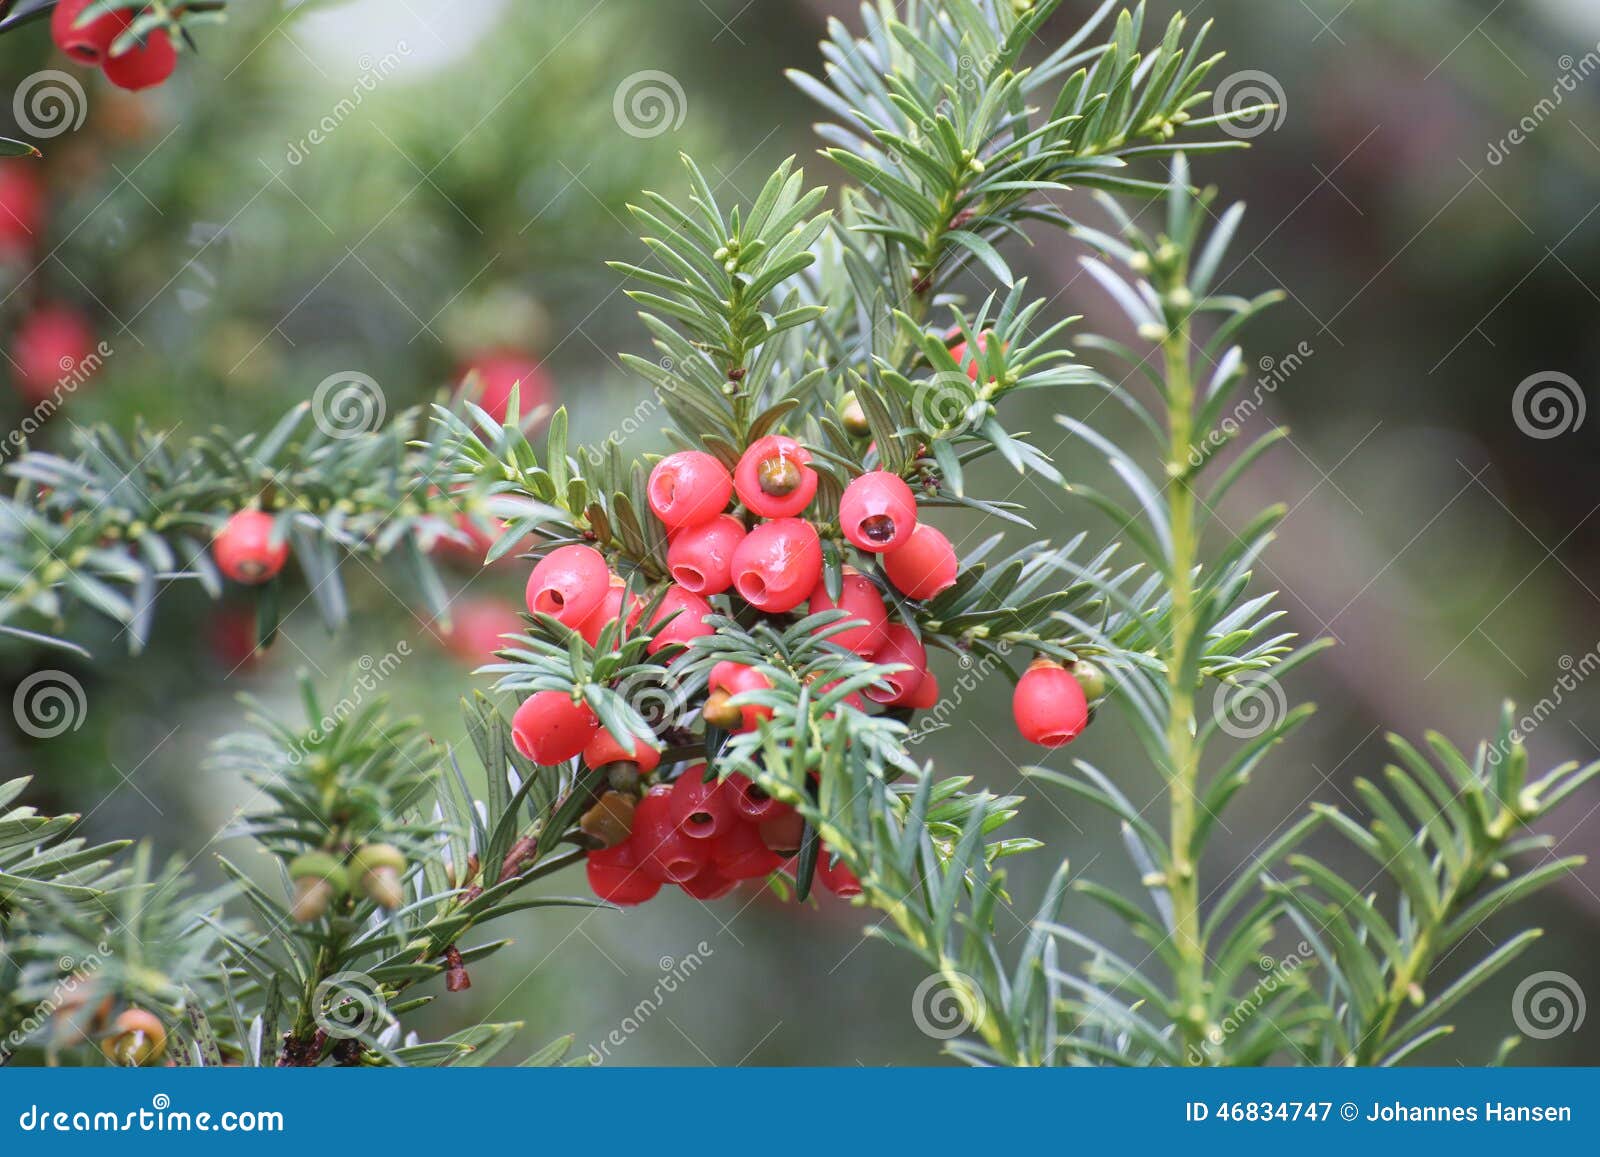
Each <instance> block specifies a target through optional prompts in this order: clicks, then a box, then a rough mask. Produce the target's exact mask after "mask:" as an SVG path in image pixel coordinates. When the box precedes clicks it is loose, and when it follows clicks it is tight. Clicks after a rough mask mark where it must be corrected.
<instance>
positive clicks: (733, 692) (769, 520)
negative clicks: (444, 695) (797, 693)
mask: <svg viewBox="0 0 1600 1157" xmlns="http://www.w3.org/2000/svg"><path fill="white" fill-rule="evenodd" d="M818 486H819V478H818V474H817V471H816V470H815V469H814V468H813V465H812V457H811V453H810V452H809V451H808V450H807V449H806V448H805V447H804V446H802V445H801V444H800V443H799V442H797V441H795V440H794V439H793V438H789V437H786V436H784V435H781V434H769V435H766V436H764V437H761V438H758V439H757V440H756V441H755V442H753V443H752V444H751V445H750V446H749V448H748V449H746V451H745V452H744V454H743V455H742V456H741V457H740V458H739V460H738V462H737V463H736V464H735V466H734V468H733V469H732V470H731V471H730V470H729V469H728V468H727V466H726V465H725V464H724V462H723V461H722V460H720V459H718V458H717V457H715V456H713V455H712V454H709V453H705V452H703V451H698V450H684V451H680V452H678V453H675V454H671V455H669V456H667V457H666V458H664V459H662V460H661V461H660V462H658V463H657V464H656V466H655V467H654V469H653V470H652V471H651V473H650V476H649V479H648V482H647V484H646V488H645V497H646V500H647V501H648V503H649V505H650V509H651V510H652V511H653V512H654V514H655V515H656V517H657V518H658V519H660V521H661V523H662V524H663V525H664V526H665V527H666V530H667V535H668V547H667V555H666V563H667V572H668V574H669V576H670V578H671V582H670V583H669V584H668V585H667V587H666V589H665V591H663V592H662V593H661V594H660V595H659V597H657V598H656V599H654V600H652V601H650V602H648V603H646V602H644V601H642V600H641V598H639V597H638V596H636V595H634V594H633V593H631V592H630V590H629V588H628V586H627V584H626V583H625V581H624V580H623V579H622V578H621V577H620V576H618V575H616V574H613V573H612V571H611V569H610V568H609V566H608V565H607V562H606V558H605V556H604V555H603V554H602V553H601V552H600V551H599V550H596V549H595V548H594V547H592V546H588V545H586V544H583V543H572V544H568V545H564V546H560V547H557V548H555V549H553V550H551V551H550V552H549V553H547V554H546V555H544V557H543V558H542V559H540V561H539V562H538V563H537V565H536V566H535V567H534V568H533V573H532V574H531V575H530V576H529V579H528V586H527V591H526V597H527V605H528V610H529V612H530V613H532V614H534V615H536V616H546V617H548V618H550V619H554V620H555V621H556V622H558V623H560V624H561V625H562V626H564V627H567V628H569V629H570V630H572V631H574V632H576V633H577V634H579V635H580V636H582V637H583V638H584V639H585V640H586V641H587V642H588V643H589V644H590V645H591V646H593V645H597V644H598V643H599V641H600V639H601V637H602V632H605V631H606V629H607V628H608V627H610V626H612V625H613V624H617V623H619V622H620V623H622V624H624V625H625V626H626V627H627V629H629V630H632V629H633V628H635V627H637V626H638V624H639V621H640V620H641V619H643V618H645V616H646V615H647V614H648V616H649V621H648V623H647V624H646V627H647V629H648V630H649V631H650V632H651V636H652V637H651V639H650V641H649V643H648V644H647V645H646V650H647V652H648V653H649V654H652V655H655V654H658V653H660V652H662V651H663V650H664V649H667V648H672V650H670V651H668V653H667V655H666V656H664V658H669V659H670V658H671V656H673V655H675V654H676V653H677V651H678V650H679V649H681V648H682V647H683V646H685V645H687V644H688V643H690V642H691V641H692V640H693V639H695V638H699V637H703V636H707V635H710V634H712V633H713V632H714V627H713V625H712V621H711V616H712V615H713V614H715V611H714V610H713V607H712V605H711V603H710V602H709V601H708V600H709V599H711V598H716V597H719V596H722V597H726V598H727V599H728V600H729V601H730V603H731V605H732V607H733V611H734V613H735V614H740V613H748V612H747V611H746V610H745V609H744V608H748V610H749V611H754V612H758V613H759V614H760V615H763V616H769V617H776V616H787V615H795V616H800V615H813V614H817V613H819V612H823V611H830V610H841V611H844V612H845V615H844V616H843V617H842V618H839V619H838V620H837V621H834V622H830V623H828V624H827V625H826V626H824V627H821V628H819V631H822V632H826V635H827V638H828V639H829V641H830V642H831V643H833V644H834V645H836V646H838V647H841V648H843V649H844V650H847V651H851V652H853V653H855V654H856V655H858V656H860V657H862V658H864V659H868V660H870V661H872V662H874V663H877V664H882V665H884V666H892V667H895V668H897V669H896V670H895V671H893V672H891V673H888V674H886V675H885V676H883V677H882V678H881V679H880V680H879V682H878V683H876V684H874V685H873V686H871V687H869V688H867V689H866V690H865V692H864V693H863V694H860V695H858V694H852V695H851V696H849V698H848V700H847V701H848V702H849V703H850V704H851V705H852V706H853V707H855V708H856V709H858V710H861V711H867V710H869V709H870V704H877V705H878V706H880V707H883V708H886V709H899V710H904V711H915V710H919V709H926V708H929V707H932V706H933V705H934V704H935V703H936V702H937V700H938V698H939V686H938V682H937V680H936V679H935V678H934V676H933V674H932V673H931V672H930V671H929V669H928V653H927V650H926V648H925V647H924V645H923V642H922V640H921V638H920V637H919V636H918V633H917V632H916V630H915V629H913V627H912V626H911V625H909V619H908V620H907V621H901V620H900V618H899V617H898V616H893V617H892V616H891V614H890V601H889V600H888V598H887V597H886V596H887V595H888V594H889V593H891V591H892V592H894V593H897V594H898V595H899V596H901V598H902V599H904V600H914V601H919V602H920V601H925V600H928V599H932V598H934V597H935V596H937V595H938V594H940V593H941V592H942V591H944V590H946V589H948V588H949V587H950V586H952V585H953V584H954V583H955V582H956V580H957V577H958V571H959V562H958V559H957V557H956V552H955V548H954V547H953V546H952V545H951V543H950V540H949V539H948V538H946V537H945V536H944V535H943V534H942V533H941V532H940V531H939V530H938V529H936V528H935V527H933V526H931V525H929V524H928V523H926V522H924V521H922V520H921V519H920V517H919V512H918V506H917V498H916V494H915V493H914V492H913V491H912V489H911V487H910V486H908V485H907V484H906V482H905V481H904V480H903V479H902V478H900V477H899V476H898V475H896V474H893V473H890V472H888V471H886V470H874V471H869V472H867V473H864V474H862V475H860V476H858V477H856V478H854V479H853V480H852V481H851V482H850V483H849V484H848V485H847V486H845V487H844V490H843V493H842V494H841V495H840V497H839V502H838V518H837V524H836V527H834V526H823V527H822V528H820V529H819V526H818V524H817V523H815V522H813V521H811V520H809V519H808V518H807V517H806V515H807V513H808V511H809V510H810V509H811V508H812V506H813V503H814V502H815V500H816V497H817V492H818ZM730 507H733V509H732V510H731V511H730ZM824 532H827V533H829V534H830V535H836V536H837V537H838V538H840V539H842V540H843V543H841V544H840V546H841V547H843V548H844V549H848V548H849V547H853V548H854V549H855V550H856V551H859V552H860V554H861V556H863V558H862V565H863V567H865V568H871V569H873V571H874V573H875V574H878V575H881V582H880V579H879V578H876V577H873V576H872V575H869V574H867V573H863V570H858V569H856V568H855V567H850V566H844V567H842V568H841V571H842V573H841V574H840V575H839V580H840V581H839V583H838V586H837V592H838V593H837V595H834V594H830V593H829V590H828V585H829V584H828V583H827V582H826V581H825V579H824V573H823V557H824V549H823V533H824ZM846 544H847V545H846ZM873 564H876V565H875V566H874V565H873ZM896 601H899V600H896ZM611 637H615V633H613V635H612V636H611ZM1080 666H1081V668H1082V670H1079V671H1077V672H1074V671H1069V670H1068V669H1067V668H1066V667H1064V666H1063V665H1062V664H1060V663H1058V662H1056V661H1055V660H1053V659H1046V658H1040V659H1038V660H1036V661H1035V663H1034V664H1033V666H1032V667H1030V668H1029V670H1028V671H1027V673H1026V674H1024V675H1023V677H1022V679H1021V680H1020V681H1019V683H1018V685H1017V689H1016V693H1015V699H1014V704H1013V706H1014V712H1015V715H1016V720H1017V726H1018V728H1019V730H1020V731H1021V733H1022V735H1023V736H1024V737H1025V738H1027V739H1028V740H1030V741H1031V742H1034V743H1039V744H1042V745H1044V746H1049V747H1055V746H1059V745H1061V744H1063V743H1067V742H1069V741H1070V740H1072V739H1073V738H1075V737H1076V736H1077V735H1078V734H1079V733H1080V732H1081V731H1082V730H1083V728H1084V726H1085V725H1086V724H1087V722H1088V715H1089V704H1088V697H1087V696H1086V694H1085V690H1084V687H1083V684H1082V682H1081V681H1080V680H1083V679H1086V678H1089V677H1091V675H1092V674H1093V672H1092V669H1091V668H1089V667H1088V665H1087V664H1081V665H1080ZM771 686H772V685H771V683H770V682H769V681H768V678H767V676H766V675H764V674H763V673H762V672H761V671H760V670H758V669H756V668H755V667H750V666H745V665H742V664H739V663H735V662H729V661H724V662H720V663H718V664H716V665H715V666H714V667H712V669H711V670H710V672H709V675H708V677H707V692H706V699H705V702H704V705H703V708H702V712H701V714H702V716H703V718H704V719H705V721H706V722H707V723H708V724H711V725H715V726H716V727H720V728H722V729H724V730H728V731H751V730H754V729H757V728H759V727H760V726H761V724H762V722H763V720H765V719H770V718H771V716H772V711H771V709H770V708H769V707H766V706H764V705H762V704H760V703H759V702H753V701H751V699H752V697H751V696H750V695H749V694H747V693H750V692H760V691H763V690H770V689H771ZM1099 693H1103V686H1102V687H1101V688H1100V691H1099V692H1097V694H1096V697H1098V694H1099ZM863 695H864V697H863ZM869 701H870V703H869ZM512 729H513V730H512V734H513V739H514V741H515V743H516V745H517V747H518V749H519V750H520V751H521V752H522V753H523V754H524V755H526V756H527V757H528V758H530V759H532V760H534V761H535V762H537V763H540V764H545V765H550V764H556V763H560V762H563V761H565V760H568V759H572V758H574V757H577V756H580V755H581V756H582V757H583V759H584V761H585V762H586V763H587V764H588V765H589V766H590V767H592V768H596V769H599V768H604V767H608V766H611V765H615V764H624V765H631V770H632V772H633V774H632V775H631V776H629V777H625V778H624V779H622V780H619V779H618V778H617V777H616V776H613V777H612V784H613V787H618V786H619V785H620V787H621V788H624V789H625V790H612V791H609V792H607V793H606V794H605V795H604V796H603V797H602V798H601V800H600V801H599V802H598V803H597V804H596V805H595V807H594V808H593V809H592V810H591V811H590V812H589V813H588V814H587V815H586V816H585V817H584V825H583V827H584V830H585V832H586V833H587V834H588V835H589V836H590V837H591V838H592V839H593V840H594V841H595V842H597V843H598V844H599V845H600V846H599V847H598V848H597V849H595V850H593V851H592V852H591V853H590V856H589V879H590V883H591V886H592V887H593V888H594V890H595V892H596V894H598V895H600V896H602V897H604V898H606V899H609V900H612V901H615V902H617V903H625V904H636V903H639V902H641V901H643V900H647V899H649V898H650V897H652V896H654V895H655V894H656V892H657V891H659V890H660V888H661V886H662V884H665V883H671V884H677V885H679V886H680V887H682V888H683V889H684V890H685V891H688V892H689V893H690V894H691V895H694V896H697V897H699V898H701V899H714V898H716V897H718V896H721V895H723V894H724V893H726V892H727V891H728V890H729V889H731V888H733V887H734V886H735V885H736V884H737V883H738V881H739V880H741V879H748V878H754V877H761V876H766V875H768V874H770V873H772V872H774V871H777V870H779V869H780V868H781V867H782V866H783V865H784V864H785V863H786V862H787V861H788V860H789V858H790V857H792V856H793V855H794V852H795V849H796V847H797V846H798V843H799V840H800V836H801V830H802V824H801V821H800V817H799V816H798V815H797V814H796V813H795V812H794V811H793V810H792V809H790V808H788V807H787V805H785V804H782V803H780V802H779V801H775V800H772V799H770V798H768V797H766V796H765V795H764V794H762V793H761V791H760V789H759V788H758V787H757V786H756V785H755V784H754V783H752V782H750V781H749V780H746V779H744V778H743V777H741V776H738V775H733V776H730V777H728V778H727V779H725V780H723V781H721V782H720V783H719V782H717V781H716V780H714V779H713V780H712V781H711V782H709V783H708V782H706V781H705V775H704V765H703V764H697V765H695V766H693V767H690V768H688V769H687V770H684V771H682V772H680V773H678V774H677V776H676V778H675V779H674V780H672V782H671V783H666V782H661V781H662V780H663V779H664V778H665V777H662V776H655V777H654V778H655V779H656V780H657V782H655V783H654V785H653V786H650V785H649V781H650V780H651V779H652V777H653V775H654V773H655V772H656V770H657V765H658V762H659V759H660V757H659V755H658V754H657V753H656V752H655V751H653V750H651V749H650V748H648V747H647V746H646V745H644V744H642V743H638V744H636V745H635V747H636V750H634V751H629V750H626V749H625V748H624V747H623V746H622V745H621V744H619V742H618V741H617V739H616V738H615V737H613V736H612V734H611V733H610V732H609V731H607V730H606V729H605V728H604V727H603V726H602V725H601V722H600V719H599V717H598V716H597V715H596V714H595V711H594V710H593V709H592V708H591V707H590V705H589V704H588V703H587V702H586V701H585V700H584V698H583V697H582V696H581V695H579V694H576V693H574V692H573V691H571V690H568V689H555V690H541V691H536V692H535V693H534V694H532V695H531V696H529V697H528V698H527V699H526V700H525V701H524V702H523V703H522V704H521V706H520V707H518V709H517V712H516V715H515V717H514V718H513V721H512ZM828 860H829V858H828V857H826V856H824V857H823V860H822V865H821V868H820V870H819V873H818V874H819V875H820V876H821V878H822V881H823V884H824V886H826V887H828V888H829V889H830V890H832V891H834V892H836V893H838V894H841V895H855V894H857V893H859V891H860V884H859V882H857V881H856V880H855V879H854V877H853V876H851V875H850V873H849V869H848V868H847V867H845V866H844V865H843V864H842V863H836V864H830V863H829V862H828Z"/></svg>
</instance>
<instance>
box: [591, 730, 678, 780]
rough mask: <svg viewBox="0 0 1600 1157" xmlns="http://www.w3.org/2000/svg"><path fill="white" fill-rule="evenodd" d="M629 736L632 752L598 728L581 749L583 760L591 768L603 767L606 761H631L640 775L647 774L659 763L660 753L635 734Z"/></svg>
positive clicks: (607, 732) (612, 736)
mask: <svg viewBox="0 0 1600 1157" xmlns="http://www.w3.org/2000/svg"><path fill="white" fill-rule="evenodd" d="M629 738H631V739H632V740H633V751H632V752H629V751H628V748H627V746H626V745H625V744H623V743H621V742H619V741H618V740H617V738H616V737H615V736H614V735H612V734H611V732H609V731H607V730H606V729H605V728H604V727H601V728H599V729H598V730H597V731H596V732H595V733H594V738H593V739H591V740H589V743H588V746H586V747H585V748H584V749H583V762H584V763H585V765H587V766H589V767H591V768H597V767H604V766H605V765H606V764H608V763H631V764H633V765H634V766H635V767H637V768H638V769H639V774H640V775H649V774H650V773H651V772H652V771H654V770H655V769H656V767H657V766H658V765H659V764H660V763H661V753H660V752H659V751H657V750H656V749H655V748H653V747H651V746H650V745H649V744H648V743H646V742H645V741H644V740H642V739H640V738H639V737H638V736H637V735H634V736H630V737H629Z"/></svg>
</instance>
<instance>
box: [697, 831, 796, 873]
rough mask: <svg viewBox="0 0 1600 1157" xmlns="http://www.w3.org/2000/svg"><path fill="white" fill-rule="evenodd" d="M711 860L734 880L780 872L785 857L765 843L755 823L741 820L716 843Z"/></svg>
mask: <svg viewBox="0 0 1600 1157" xmlns="http://www.w3.org/2000/svg"><path fill="white" fill-rule="evenodd" d="M711 862H712V863H713V864H715V865H716V867H717V871H719V872H721V873H722V874H723V875H724V876H727V877H729V878H730V879H734V880H754V879H756V878H757V877H760V876H765V875H768V874H770V873H772V872H776V871H777V870H778V867H779V865H780V864H782V863H783V857H782V856H780V855H778V853H777V852H774V851H773V850H772V849H771V848H769V847H767V845H766V844H765V843H763V842H762V840H761V832H760V829H759V828H758V827H757V826H756V825H755V824H754V823H751V822H750V821H748V820H739V821H738V822H737V823H733V824H730V825H729V826H728V828H727V830H726V831H724V832H723V833H722V834H721V835H720V836H718V837H717V838H716V840H714V841H713V842H712V845H711Z"/></svg>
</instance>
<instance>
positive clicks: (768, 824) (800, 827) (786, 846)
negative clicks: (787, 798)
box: [757, 807, 806, 858]
mask: <svg viewBox="0 0 1600 1157" xmlns="http://www.w3.org/2000/svg"><path fill="white" fill-rule="evenodd" d="M757 830H758V833H759V834H760V836H761V842H762V843H763V844H766V845H767V847H768V848H770V849H771V850H772V851H774V852H776V853H777V854H778V856H780V857H782V858H787V857H789V856H792V855H795V854H796V853H797V852H799V851H800V842H801V840H803V839H804V838H805V834H806V821H805V817H804V816H802V815H801V814H800V813H799V812H797V811H795V810H794V808H792V807H785V808H784V810H783V811H782V812H781V813H780V814H778V815H775V816H773V817H772V818H771V819H767V820H762V821H761V823H760V825H759V826H758V829H757Z"/></svg>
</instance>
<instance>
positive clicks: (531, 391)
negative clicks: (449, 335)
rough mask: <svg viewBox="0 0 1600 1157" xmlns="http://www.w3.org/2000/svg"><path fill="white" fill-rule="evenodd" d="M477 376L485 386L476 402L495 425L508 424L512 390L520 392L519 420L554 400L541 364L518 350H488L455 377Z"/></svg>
mask: <svg viewBox="0 0 1600 1157" xmlns="http://www.w3.org/2000/svg"><path fill="white" fill-rule="evenodd" d="M471 374H476V375H477V377H478V381H479V383H480V384H481V386H482V390H483V392H482V394H481V396H479V397H478V398H477V403H478V405H480V406H482V407H483V408H484V409H485V410H486V411H488V414H489V416H490V417H491V418H493V419H494V420H495V421H496V422H504V421H505V420H506V410H507V408H508V407H509V406H510V404H511V387H513V386H515V387H516V388H517V409H518V410H519V411H520V413H519V414H518V417H519V418H520V417H523V416H525V415H528V414H531V413H533V411H534V410H536V409H538V408H539V407H540V406H548V405H550V404H551V403H552V401H554V399H555V387H554V383H553V382H552V381H551V380H550V375H549V374H548V373H546V372H545V369H544V367H543V366H542V365H540V364H539V362H538V360H537V359H535V358H534V357H532V356H531V355H529V354H526V353H524V352H522V351H521V350H516V349H498V350H486V351H484V352H482V353H479V354H476V355H474V356H473V357H471V358H470V359H468V361H467V362H466V364H465V365H463V366H462V367H461V370H460V372H459V373H458V374H457V375H456V376H457V377H458V378H466V377H467V376H469V375H471Z"/></svg>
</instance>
